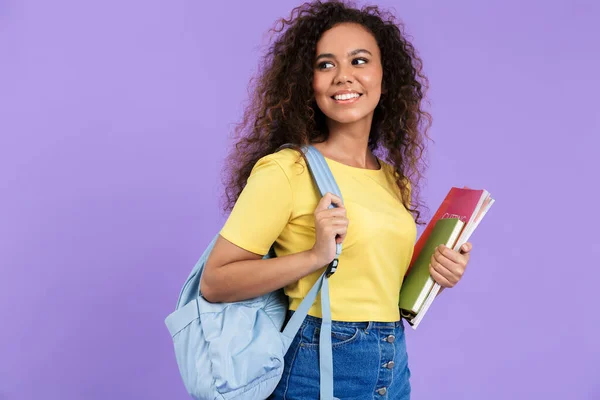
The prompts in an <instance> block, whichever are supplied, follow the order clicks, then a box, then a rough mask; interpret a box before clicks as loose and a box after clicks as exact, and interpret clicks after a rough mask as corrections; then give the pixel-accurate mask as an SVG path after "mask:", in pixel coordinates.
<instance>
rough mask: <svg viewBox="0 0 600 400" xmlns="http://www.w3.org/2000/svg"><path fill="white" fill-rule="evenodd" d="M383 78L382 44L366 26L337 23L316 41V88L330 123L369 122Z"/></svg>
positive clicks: (314, 87)
mask: <svg viewBox="0 0 600 400" xmlns="http://www.w3.org/2000/svg"><path fill="white" fill-rule="evenodd" d="M382 79H383V69H382V66H381V55H380V51H379V46H378V45H377V42H376V40H375V37H374V36H373V35H372V34H371V33H370V32H369V31H368V30H367V29H365V28H364V27H363V26H361V25H359V24H355V23H343V24H339V25H336V26H334V27H333V28H331V29H329V30H328V31H326V32H325V33H324V34H323V35H322V36H321V38H320V39H319V41H318V42H317V51H316V59H315V69H314V77H313V90H314V95H315V100H316V102H317V106H318V107H319V109H320V110H321V111H322V112H323V114H325V116H326V117H327V119H328V124H331V123H338V124H350V123H356V122H359V121H364V122H366V123H368V125H369V126H370V124H371V121H372V120H373V113H374V111H375V107H377V104H378V103H379V99H380V97H381V82H382Z"/></svg>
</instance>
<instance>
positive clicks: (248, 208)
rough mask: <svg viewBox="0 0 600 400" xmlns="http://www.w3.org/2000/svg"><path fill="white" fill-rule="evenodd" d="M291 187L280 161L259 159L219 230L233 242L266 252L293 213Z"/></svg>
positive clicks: (265, 158)
mask: <svg viewBox="0 0 600 400" xmlns="http://www.w3.org/2000/svg"><path fill="white" fill-rule="evenodd" d="M292 204H293V196H292V188H291V186H290V181H289V179H288V176H287V175H286V173H285V171H284V170H283V168H282V167H281V165H280V164H279V163H278V162H277V161H276V160H274V159H272V158H270V157H269V156H267V157H263V158H262V159H260V160H259V161H258V162H257V163H256V165H255V166H254V168H253V169H252V172H251V173H250V177H249V178H248V181H247V184H246V186H245V187H244V189H243V190H242V192H241V194H240V196H239V197H238V199H237V201H236V203H235V206H234V207H233V209H232V211H231V214H230V215H229V217H228V218H227V221H226V222H225V225H224V226H223V228H222V230H221V232H220V234H221V236H222V237H223V238H225V239H226V240H228V241H230V242H231V243H233V244H235V245H237V246H239V247H241V248H243V249H244V250H247V251H250V252H252V253H255V254H260V255H264V254H267V253H268V252H269V249H270V248H271V245H272V244H273V243H274V242H275V240H276V239H277V238H278V237H279V235H280V233H281V231H282V230H283V229H284V227H285V225H286V224H287V223H288V222H289V220H290V216H291V214H292Z"/></svg>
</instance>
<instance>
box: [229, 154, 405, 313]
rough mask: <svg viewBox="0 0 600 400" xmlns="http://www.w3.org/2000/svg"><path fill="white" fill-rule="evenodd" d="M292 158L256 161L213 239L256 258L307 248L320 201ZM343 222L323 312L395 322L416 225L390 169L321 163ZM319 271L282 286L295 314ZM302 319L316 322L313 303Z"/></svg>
mask: <svg viewBox="0 0 600 400" xmlns="http://www.w3.org/2000/svg"><path fill="white" fill-rule="evenodd" d="M299 157H300V154H299V153H298V152H297V151H295V150H291V149H284V150H281V151H279V152H277V153H275V154H271V155H268V156H266V157H263V158H262V159H260V160H259V161H258V162H257V164H256V165H255V166H254V168H253V170H252V173H251V175H250V177H249V179H248V183H247V185H246V187H245V188H244V190H243V191H242V193H241V195H240V197H239V198H238V201H237V202H236V204H235V206H234V208H233V210H232V212H231V214H230V216H229V218H228V219H227V221H226V223H225V225H224V227H223V229H222V230H221V235H222V236H223V237H224V238H225V239H227V240H228V241H230V242H232V243H234V244H235V245H237V246H239V247H241V248H243V249H245V250H248V251H250V252H253V253H256V254H266V253H267V252H268V251H269V249H270V247H271V245H274V249H275V252H276V254H277V255H278V256H284V255H288V254H293V253H297V252H301V251H305V250H310V249H311V248H312V247H313V245H314V243H315V225H314V210H315V208H316V206H317V203H318V201H319V200H320V198H321V195H320V193H319V192H318V189H317V188H316V185H315V184H314V182H313V180H312V177H311V176H310V173H309V170H308V168H307V166H306V164H305V161H304V159H303V158H301V157H300V158H299ZM326 161H327V164H328V165H329V168H330V169H331V172H332V173H333V176H334V177H335V180H336V182H337V184H338V186H339V188H340V191H341V194H342V198H343V201H344V206H345V207H346V213H347V217H348V219H349V221H350V223H349V226H348V232H347V235H346V238H345V240H344V243H343V249H342V254H341V256H340V259H339V266H338V268H337V271H336V273H335V274H334V275H332V276H331V278H330V279H329V285H330V289H329V293H330V300H331V314H332V318H333V319H334V320H338V321H384V322H389V321H397V320H399V319H400V315H399V311H398V297H399V292H400V286H401V284H402V280H403V277H404V275H405V273H406V270H407V268H408V264H409V262H410V259H411V257H412V253H413V249H414V244H415V240H416V224H415V222H414V219H413V217H412V215H411V214H410V213H409V212H408V211H407V210H406V209H405V208H404V206H403V205H402V202H401V200H400V191H399V189H398V187H397V185H396V184H395V182H394V175H393V168H392V167H391V166H390V165H389V164H387V163H384V162H383V161H380V164H381V165H382V168H381V169H379V170H368V169H362V168H356V167H351V166H348V165H345V164H341V163H339V162H336V161H334V160H331V159H328V158H326ZM322 271H323V270H319V271H317V272H314V273H312V274H310V275H308V276H306V277H304V278H302V279H300V280H299V281H298V282H296V283H293V284H291V285H289V286H287V287H286V288H285V293H286V294H287V295H288V296H289V299H290V309H292V310H295V309H296V308H297V307H298V305H299V304H300V302H301V301H302V299H303V298H304V296H305V295H306V293H308V291H309V290H310V288H311V287H312V286H313V284H314V283H315V282H316V280H317V278H318V277H319V276H320V274H321V273H322ZM309 314H310V315H312V316H315V317H321V304H320V297H318V298H317V301H316V302H315V304H314V305H313V307H312V308H311V309H310V312H309Z"/></svg>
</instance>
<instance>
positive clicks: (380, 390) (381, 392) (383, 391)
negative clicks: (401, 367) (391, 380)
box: [377, 387, 387, 396]
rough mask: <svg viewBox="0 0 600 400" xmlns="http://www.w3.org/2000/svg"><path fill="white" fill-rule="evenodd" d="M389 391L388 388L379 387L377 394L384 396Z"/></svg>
mask: <svg viewBox="0 0 600 400" xmlns="http://www.w3.org/2000/svg"><path fill="white" fill-rule="evenodd" d="M386 393H387V388H384V387H382V388H381V389H377V394H379V395H381V396H383V395H385V394H386Z"/></svg>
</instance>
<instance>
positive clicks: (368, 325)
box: [365, 321, 371, 335]
mask: <svg viewBox="0 0 600 400" xmlns="http://www.w3.org/2000/svg"><path fill="white" fill-rule="evenodd" d="M369 329H371V321H369V322H368V323H367V327H366V328H365V333H366V334H367V335H368V334H369Z"/></svg>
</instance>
